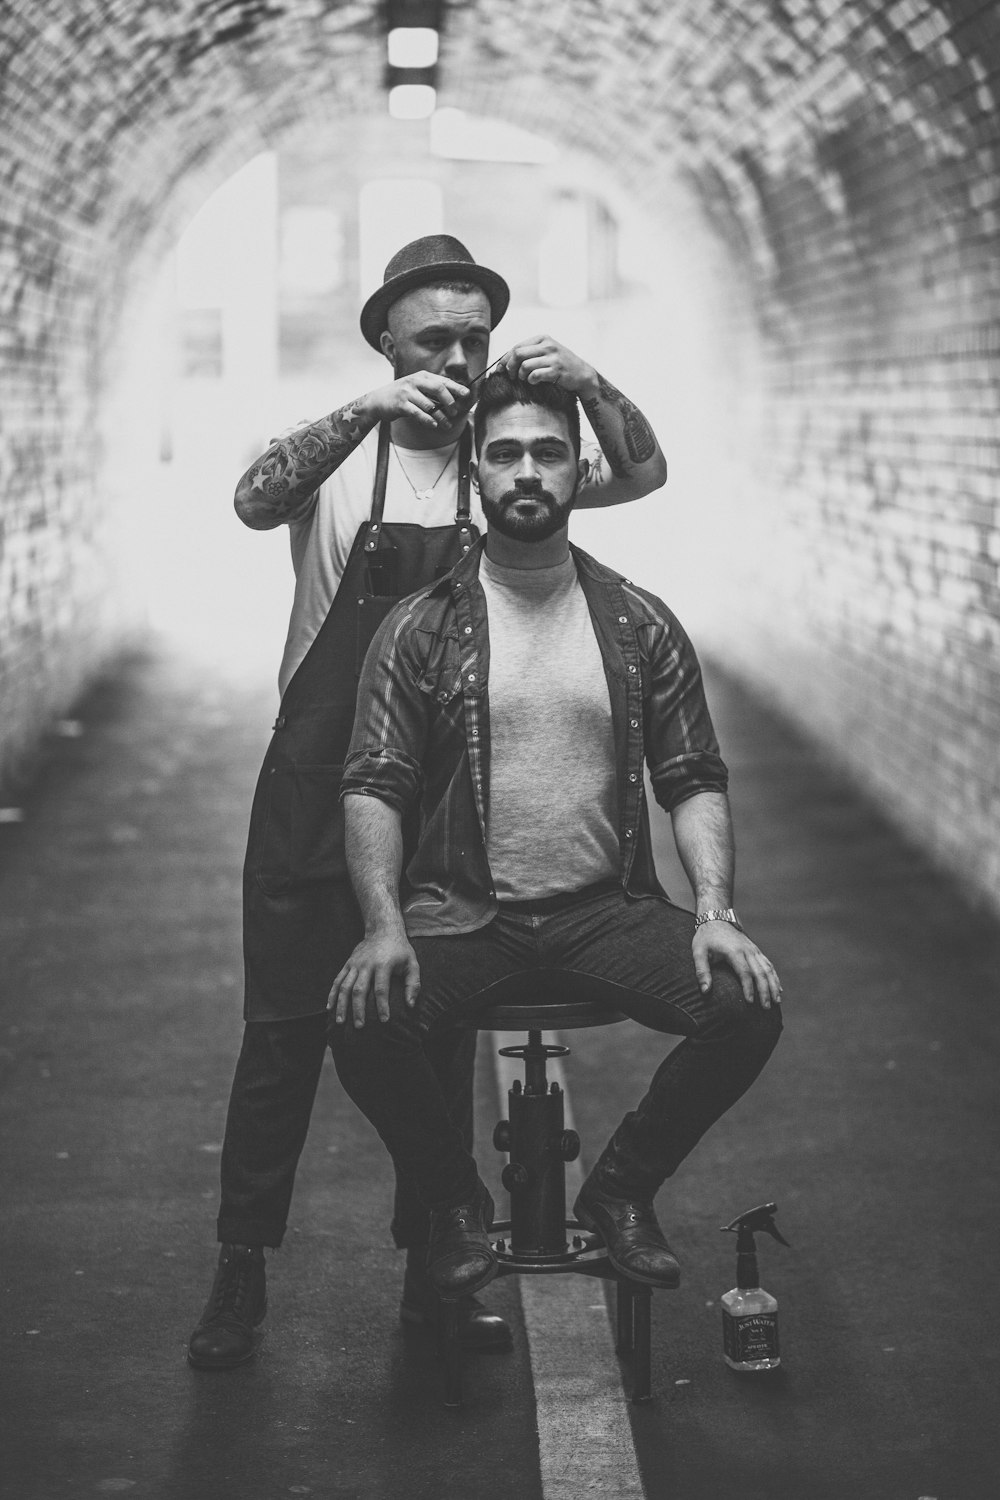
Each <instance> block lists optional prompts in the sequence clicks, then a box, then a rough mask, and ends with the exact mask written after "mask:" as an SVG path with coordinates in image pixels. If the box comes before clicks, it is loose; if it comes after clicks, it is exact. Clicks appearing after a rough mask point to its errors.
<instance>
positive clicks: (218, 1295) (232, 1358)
mask: <svg viewBox="0 0 1000 1500" xmlns="http://www.w3.org/2000/svg"><path fill="white" fill-rule="evenodd" d="M266 1312H267V1282H266V1278H265V1275H264V1252H263V1250H262V1249H260V1248H259V1247H257V1246H252V1245H223V1247H222V1249H221V1251H220V1252H219V1269H218V1270H217V1271H216V1273H215V1281H214V1282H213V1283H212V1292H211V1296H210V1297H209V1299H208V1303H207V1304H206V1307H205V1311H204V1312H203V1313H202V1315H201V1322H200V1323H199V1324H198V1326H197V1328H196V1329H195V1330H194V1333H192V1335H191V1338H190V1341H189V1343H188V1361H189V1362H190V1363H191V1364H192V1365H195V1366H196V1368H197V1369H199V1370H231V1369H232V1368H233V1367H234V1366H235V1365H242V1364H246V1362H247V1360H248V1359H253V1357H254V1354H255V1353H256V1344H255V1341H254V1333H253V1331H254V1329H255V1328H256V1327H257V1325H258V1323H260V1322H262V1321H263V1318H264V1314H265V1313H266Z"/></svg>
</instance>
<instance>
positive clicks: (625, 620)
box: [618, 615, 628, 625]
mask: <svg viewBox="0 0 1000 1500" xmlns="http://www.w3.org/2000/svg"><path fill="white" fill-rule="evenodd" d="M618 623H619V625H627V624H628V615H619V616H618Z"/></svg>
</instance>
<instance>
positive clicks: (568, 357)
mask: <svg viewBox="0 0 1000 1500" xmlns="http://www.w3.org/2000/svg"><path fill="white" fill-rule="evenodd" d="M503 368H504V369H505V370H506V371H507V373H508V375H512V376H514V377H516V378H517V379H519V380H525V381H527V383H528V384H529V385H538V384H539V383H540V382H542V381H545V382H547V383H548V384H550V385H559V386H562V388H563V390H565V391H573V392H575V393H576V394H577V395H583V396H587V395H590V394H591V393H592V392H596V391H597V371H596V370H595V369H594V367H593V365H588V364H587V362H586V361H585V360H582V359H581V358H580V356H579V355H578V354H574V353H573V351H572V349H567V348H566V347H565V346H564V345H563V344H560V343H557V342H556V340H555V339H554V338H552V337H551V335H550V334H547V333H539V334H536V335H535V337H534V338H529V339H522V340H521V342H520V343H519V344H515V345H514V347H513V349H511V351H510V353H509V354H508V355H507V358H506V359H505V360H504V365H503Z"/></svg>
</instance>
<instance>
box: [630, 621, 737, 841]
mask: <svg viewBox="0 0 1000 1500" xmlns="http://www.w3.org/2000/svg"><path fill="white" fill-rule="evenodd" d="M660 608H661V609H662V610H663V614H662V616H661V618H660V619H659V620H657V621H656V622H655V623H650V624H649V625H647V626H645V627H644V630H643V634H644V637H645V639H644V640H643V641H642V642H641V645H642V646H643V648H644V655H645V656H646V668H647V681H646V690H647V693H648V702H647V733H646V763H647V765H648V767H649V778H650V783H651V785H652V788H653V794H654V796H655V797H656V800H657V802H658V803H659V804H660V806H661V807H662V808H664V809H665V810H666V811H667V812H670V811H671V810H672V809H673V808H675V807H677V806H678V805H679V804H680V803H681V802H685V801H687V799H688V798H689V797H695V796H697V795H698V794H699V793H700V792H725V791H726V790H727V788H728V785H729V772H728V770H727V768H726V764H725V761H724V760H723V759H722V757H721V755H720V754H719V742H718V740H717V738H716V735H715V728H714V726H713V724H712V717H711V714H710V713H709V710H708V703H707V701H706V699H705V687H704V683H703V681H702V675H701V667H700V665H699V663H698V658H697V656H696V655H695V650H694V647H693V646H692V644H691V642H690V640H689V639H688V637H687V634H686V633H685V631H684V628H683V626H682V625H681V624H680V622H679V621H678V620H677V619H676V617H675V616H674V615H673V614H671V612H670V611H669V610H667V609H666V608H665V606H663V605H662V604H661V606H660Z"/></svg>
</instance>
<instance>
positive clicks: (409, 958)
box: [326, 929, 420, 1026]
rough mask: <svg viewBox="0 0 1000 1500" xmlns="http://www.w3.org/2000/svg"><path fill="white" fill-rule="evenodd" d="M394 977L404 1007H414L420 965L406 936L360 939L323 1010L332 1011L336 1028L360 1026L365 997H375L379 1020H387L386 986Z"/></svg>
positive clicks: (400, 932) (399, 933)
mask: <svg viewBox="0 0 1000 1500" xmlns="http://www.w3.org/2000/svg"><path fill="white" fill-rule="evenodd" d="M396 978H398V979H401V980H402V982H403V997H404V999H405V1001H406V1003H407V1005H411V1006H412V1005H416V1003H417V996H418V995H419V993H420V965H419V964H418V963H417V955H416V954H415V953H414V951H413V949H412V948H411V946H410V943H409V940H408V939H407V936H406V933H405V932H404V931H403V930H402V929H399V930H398V931H396V930H394V931H392V932H376V933H372V935H371V936H370V937H365V938H362V940H361V942H360V943H359V944H358V945H357V947H356V948H355V950H354V952H353V953H352V954H351V956H350V958H349V959H348V960H347V962H346V963H345V965H344V967H343V968H342V969H341V971H340V973H339V974H338V975H337V977H336V979H335V980H334V981H333V985H332V987H331V989H330V995H329V998H328V999H327V1002H326V1008H327V1010H332V1011H333V1014H334V1019H335V1020H336V1022H337V1024H338V1025H341V1026H342V1025H344V1024H345V1023H347V1022H348V1021H353V1023H354V1025H355V1026H363V1025H364V1024H365V1008H366V1005H367V1003H368V997H369V995H370V994H374V996H375V1012H376V1014H377V1016H378V1018H379V1020H380V1021H388V1019H389V987H390V985H391V983H392V981H393V979H396Z"/></svg>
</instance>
